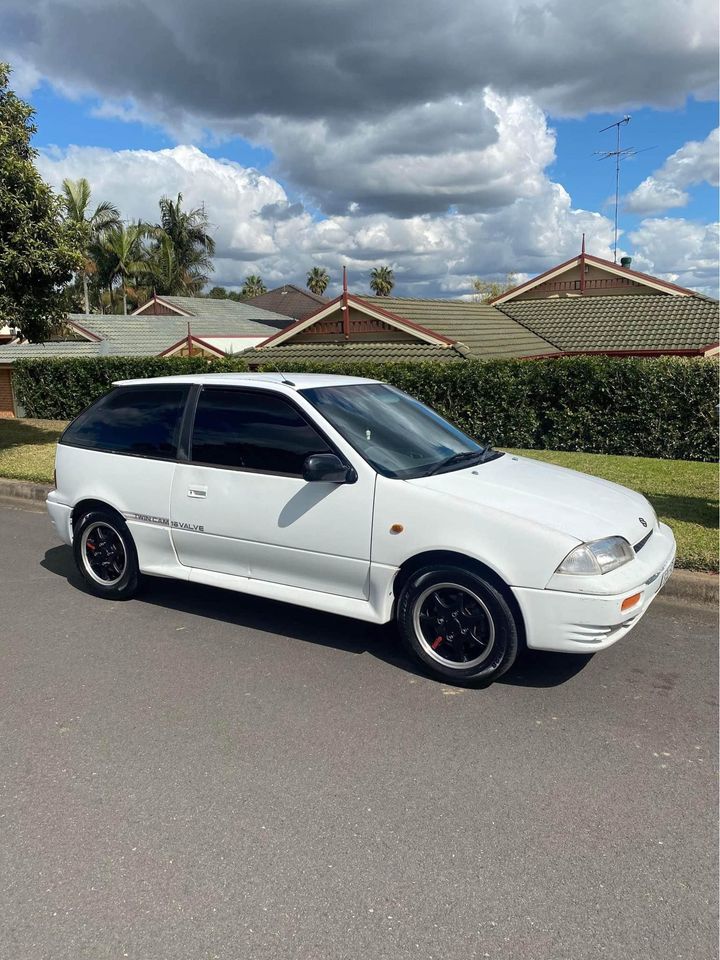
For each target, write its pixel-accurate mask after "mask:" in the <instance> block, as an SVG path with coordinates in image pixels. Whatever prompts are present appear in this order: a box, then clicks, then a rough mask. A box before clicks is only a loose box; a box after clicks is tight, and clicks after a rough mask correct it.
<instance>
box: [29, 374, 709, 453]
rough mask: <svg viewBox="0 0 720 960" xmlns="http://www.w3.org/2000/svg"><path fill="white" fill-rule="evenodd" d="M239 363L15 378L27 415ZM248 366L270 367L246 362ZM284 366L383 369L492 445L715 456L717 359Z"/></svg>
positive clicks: (70, 411) (69, 413)
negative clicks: (138, 380)
mask: <svg viewBox="0 0 720 960" xmlns="http://www.w3.org/2000/svg"><path fill="white" fill-rule="evenodd" d="M255 359H256V358H255V357H253V360H255ZM246 369H247V364H246V362H245V361H244V360H243V359H241V358H232V357H228V358H225V359H220V360H211V361H208V360H204V359H203V358H202V357H192V358H188V357H176V358H169V359H161V358H159V357H147V358H146V357H127V358H124V357H98V358H93V359H60V360H19V361H16V363H15V365H14V384H15V392H16V396H17V398H18V400H19V401H20V403H22V405H23V406H24V407H25V411H26V414H27V416H29V417H38V418H43V419H71V418H72V417H74V416H76V415H77V414H78V413H79V412H80V410H82V409H83V408H84V407H86V406H87V405H88V404H89V403H90V402H91V401H93V400H95V399H96V398H97V397H99V396H101V395H102V394H103V393H104V392H105V391H106V390H108V388H109V387H110V385H111V384H112V382H113V381H115V380H127V379H131V378H135V377H154V376H162V375H169V374H177V373H198V372H223V371H238V370H240V371H241V370H246ZM253 369H259V370H263V369H264V370H267V371H269V372H270V371H273V370H274V369H275V368H274V367H273V366H271V365H267V366H265V367H263V365H262V364H259V365H257V366H256V365H255V364H253ZM290 369H291V370H293V371H295V372H299V373H300V372H306V373H339V374H348V375H352V376H361V377H371V378H374V379H378V380H385V381H387V382H388V383H392V384H394V385H395V386H397V387H399V388H400V389H401V390H405V391H406V392H407V393H410V394H412V395H413V396H415V397H417V398H418V399H420V400H422V401H423V402H425V403H427V404H429V405H430V406H431V407H434V408H435V409H437V410H438V411H439V412H440V413H442V414H443V415H444V416H446V417H447V418H448V419H449V420H451V421H452V422H453V423H456V424H457V425H458V426H459V427H460V428H461V429H462V430H464V431H466V432H467V433H469V434H470V435H472V436H474V437H477V438H478V439H480V440H483V441H491V442H492V443H493V444H495V445H496V446H507V447H526V448H530V449H546V450H584V451H586V452H588V453H616V454H628V455H634V456H644V457H662V458H665V459H676V460H714V459H715V458H716V455H717V439H718V434H717V424H718V418H717V406H716V403H717V387H718V380H717V373H718V368H717V362H716V361H715V360H709V359H708V360H702V359H684V358H678V357H660V358H652V359H649V358H648V359H644V358H643V359H640V358H630V357H627V358H626V357H623V358H616V357H597V356H593V357H561V358H559V359H557V360H485V361H475V360H473V361H467V362H462V363H461V362H458V363H447V364H445V363H443V364H438V363H428V362H426V363H369V362H365V363H343V364H319V363H295V364H293V365H292V366H291V367H290V368H288V371H290Z"/></svg>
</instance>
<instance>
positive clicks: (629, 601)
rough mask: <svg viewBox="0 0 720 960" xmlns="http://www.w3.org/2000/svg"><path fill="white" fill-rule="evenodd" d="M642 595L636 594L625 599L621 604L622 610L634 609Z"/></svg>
mask: <svg viewBox="0 0 720 960" xmlns="http://www.w3.org/2000/svg"><path fill="white" fill-rule="evenodd" d="M641 596H642V594H641V593H634V594H633V595H632V596H631V597H625V599H624V600H623V602H622V603H621V604H620V609H621V610H629V609H630V607H634V606H635V604H636V603H638V602H639V601H640V597H641Z"/></svg>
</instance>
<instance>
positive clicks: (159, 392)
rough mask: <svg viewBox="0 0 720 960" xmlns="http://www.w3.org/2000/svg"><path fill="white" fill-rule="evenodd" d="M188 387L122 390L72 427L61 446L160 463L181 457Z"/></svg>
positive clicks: (95, 405) (98, 405) (175, 386)
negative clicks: (151, 459) (149, 458)
mask: <svg viewBox="0 0 720 960" xmlns="http://www.w3.org/2000/svg"><path fill="white" fill-rule="evenodd" d="M187 393H188V387H187V386H183V385H172V386H158V387H118V388H116V389H115V390H112V391H111V392H110V393H108V394H107V395H106V396H104V397H102V398H101V399H100V400H98V401H97V403H94V404H93V405H92V406H91V407H88V409H87V410H85V411H84V412H83V413H81V414H80V416H79V417H77V419H76V420H73V422H72V423H71V424H70V426H69V427H68V428H67V430H66V431H65V433H64V434H63V435H62V438H61V441H60V442H61V443H65V444H69V445H71V446H75V447H85V448H88V449H90V450H102V451H105V452H109V453H121V454H126V455H130V456H136V457H151V458H153V459H157V460H174V459H175V457H176V456H177V446H178V438H179V434H180V421H181V419H182V414H183V409H184V406H185V399H186V397H187Z"/></svg>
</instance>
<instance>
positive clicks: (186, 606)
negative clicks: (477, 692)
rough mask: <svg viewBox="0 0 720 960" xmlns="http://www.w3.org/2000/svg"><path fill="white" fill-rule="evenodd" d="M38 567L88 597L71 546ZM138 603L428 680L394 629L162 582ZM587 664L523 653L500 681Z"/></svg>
mask: <svg viewBox="0 0 720 960" xmlns="http://www.w3.org/2000/svg"><path fill="white" fill-rule="evenodd" d="M40 566H41V567H43V569H45V570H47V571H48V572H50V573H53V574H56V575H57V576H59V577H64V578H65V579H66V580H67V582H68V583H69V584H70V585H71V586H72V587H74V588H75V589H77V590H81V591H83V592H87V590H86V587H85V583H84V581H83V579H82V577H81V576H80V574H79V573H78V571H77V569H76V567H75V563H74V561H73V555H72V551H71V550H70V548H69V547H66V546H57V547H52V548H51V549H50V550H48V551H47V552H46V553H45V556H44V558H43V560H42V561H41V562H40ZM136 601H137V602H138V603H149V604H152V605H153V606H160V607H164V608H166V609H171V610H176V611H178V612H180V613H186V614H189V615H191V616H196V617H204V618H206V619H208V620H217V621H219V622H222V623H230V624H234V625H236V626H238V627H244V628H245V629H248V630H260V631H263V632H266V633H274V634H278V635H280V636H284V637H291V638H292V639H295V640H301V641H303V642H304V643H313V644H316V645H318V646H325V647H333V648H335V649H336V650H343V651H345V652H347V653H356V654H362V653H367V654H370V655H371V656H373V657H377V658H378V659H379V660H383V661H384V662H386V663H389V664H391V665H392V666H395V667H397V668H398V669H401V670H404V671H405V672H407V673H412V674H415V675H416V676H425V674H424V673H423V672H422V671H421V670H420V669H419V668H418V667H416V666H415V665H414V663H413V662H412V661H411V660H410V659H409V658H408V657H407V656H406V655H405V653H404V651H403V649H402V647H401V645H400V641H399V639H398V636H397V632H396V630H395V627H394V625H393V624H384V625H382V626H378V625H376V624H371V623H363V622H362V621H360V620H352V619H350V618H348V617H340V616H336V615H334V614H331V613H322V612H320V611H318V610H310V609H307V608H305V607H297V606H294V605H292V604H287V603H281V602H280V601H277V600H266V599H264V598H262V597H253V596H251V595H249V594H238V593H235V592H233V591H230V590H222V589H220V588H217V587H208V586H205V585H204V584H197V583H186V582H181V581H178V580H165V579H162V578H159V577H146V578H145V580H144V581H143V584H142V586H141V589H140V592H139V593H138V595H137V597H136ZM589 660H590V657H589V656H588V657H580V656H570V655H567V654H553V653H541V652H537V651H525V652H524V654H523V655H522V656H521V657H519V658H518V661H517V662H516V664H515V666H514V667H513V668H512V669H511V670H509V671H508V673H506V674H505V675H504V676H503V677H501V678H500V679H499V680H498V681H496V682H498V683H504V684H510V685H513V686H522V687H555V686H558V685H559V684H562V683H566V682H567V681H568V680H570V679H571V678H572V677H574V676H575V675H576V674H577V673H579V672H580V670H582V669H583V667H584V666H585V665H586V664H587V663H588V661H589ZM485 686H486V687H487V686H489V684H486V685H485ZM479 689H483V688H482V687H480V688H479Z"/></svg>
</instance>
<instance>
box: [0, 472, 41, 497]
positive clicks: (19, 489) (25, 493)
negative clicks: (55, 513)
mask: <svg viewBox="0 0 720 960" xmlns="http://www.w3.org/2000/svg"><path fill="white" fill-rule="evenodd" d="M52 489H53V486H52V484H51V483H28V481H27V480H4V479H2V478H1V477H0V497H3V498H5V499H7V500H32V501H34V502H35V503H45V498H46V497H47V495H48V493H49V492H50V491H51V490H52Z"/></svg>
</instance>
